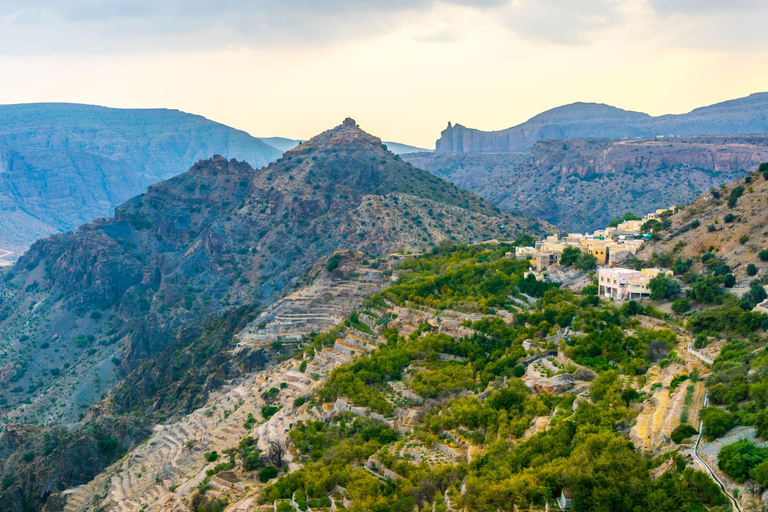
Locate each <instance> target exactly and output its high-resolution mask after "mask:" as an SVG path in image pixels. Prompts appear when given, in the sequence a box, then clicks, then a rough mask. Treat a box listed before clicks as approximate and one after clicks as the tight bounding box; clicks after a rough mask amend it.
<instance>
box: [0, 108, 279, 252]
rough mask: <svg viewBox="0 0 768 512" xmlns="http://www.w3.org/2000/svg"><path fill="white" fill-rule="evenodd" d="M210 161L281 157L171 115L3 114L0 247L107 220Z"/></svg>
mask: <svg viewBox="0 0 768 512" xmlns="http://www.w3.org/2000/svg"><path fill="white" fill-rule="evenodd" d="M214 154H223V155H225V156H228V157H233V158H238V159H240V160H248V161H250V163H251V164H252V165H253V166H255V167H261V166H263V165H266V164H267V163H269V162H270V161H272V160H275V159H277V158H278V157H279V156H280V154H281V152H280V151H278V150H277V149H275V148H272V147H271V146H269V145H267V144H265V143H263V142H262V141H261V140H259V139H256V138H255V137H251V136H250V135H248V134H247V133H246V132H244V131H241V130H236V129H234V128H230V127H228V126H225V125H223V124H221V123H217V122H215V121H210V120H208V119H206V118H204V117H202V116H199V115H195V114H188V113H185V112H182V111H179V110H173V109H113V108H108V107H101V106H96V105H83V104H76V103H32V104H15V105H3V106H0V212H1V213H2V215H0V248H2V249H6V250H11V251H14V252H21V251H23V250H24V249H26V248H27V247H28V246H29V245H30V244H31V243H32V242H34V241H35V240H37V239H38V238H40V237H42V236H47V235H50V234H52V233H55V232H61V231H67V230H70V229H74V228H76V227H77V226H78V225H80V224H82V223H84V222H88V221H91V220H93V219H95V218H98V217H107V216H109V215H111V214H112V212H113V209H114V207H115V206H117V205H118V204H120V203H122V202H123V201H125V200H127V199H129V198H130V197H132V196H134V195H136V194H139V193H142V192H144V191H145V190H146V187H147V186H149V185H151V184H153V183H156V182H158V181H160V180H162V179H166V178H169V177H171V176H174V175H176V174H179V173H181V172H183V171H185V170H186V169H188V168H189V166H190V165H192V164H193V163H194V162H195V161H197V160H200V159H203V158H209V157H211V156H212V155H214Z"/></svg>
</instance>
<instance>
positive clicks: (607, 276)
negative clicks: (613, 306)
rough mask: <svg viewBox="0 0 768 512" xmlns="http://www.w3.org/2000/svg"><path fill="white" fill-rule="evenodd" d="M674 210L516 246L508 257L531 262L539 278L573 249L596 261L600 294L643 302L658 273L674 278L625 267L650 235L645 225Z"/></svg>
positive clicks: (611, 297)
mask: <svg viewBox="0 0 768 512" xmlns="http://www.w3.org/2000/svg"><path fill="white" fill-rule="evenodd" d="M674 210H675V209H674V207H670V208H660V209H657V210H656V211H655V212H652V213H648V214H646V215H645V216H644V217H643V218H642V219H632V220H624V221H622V222H619V223H618V224H617V225H616V226H609V227H606V228H604V229H599V230H596V231H594V232H593V233H591V234H581V233H568V234H567V235H566V236H562V237H561V236H558V235H550V236H548V237H546V238H545V239H544V240H541V241H538V242H536V243H535V245H534V246H532V247H531V246H527V247H516V248H515V252H514V254H512V253H509V254H508V257H514V258H515V259H518V260H530V262H531V271H532V272H533V273H534V275H535V276H536V277H537V279H540V278H542V277H546V273H547V271H548V270H551V269H553V268H556V267H559V266H560V258H561V256H562V255H563V252H564V251H565V250H566V249H567V248H569V247H573V248H576V249H578V250H579V251H581V252H583V253H586V254H589V255H591V256H593V257H594V258H595V264H596V265H597V266H598V269H597V276H596V277H597V280H598V293H599V295H600V296H601V297H605V298H609V299H613V300H614V301H618V302H621V301H625V300H642V299H644V298H647V297H648V296H649V295H650V290H649V289H648V283H649V282H650V281H651V279H653V278H654V277H656V276H657V275H659V274H665V275H670V276H671V275H672V271H671V270H667V269H660V268H644V269H641V270H635V269H632V268H625V267H623V266H622V265H626V264H627V262H628V261H629V260H630V258H632V257H634V256H635V255H636V254H637V252H638V251H639V250H640V248H641V247H642V246H643V244H644V243H645V242H646V240H648V239H649V238H651V236H652V234H651V233H643V231H644V229H643V227H644V226H646V227H647V226H649V225H652V224H656V223H660V222H661V221H662V220H663V219H664V218H666V217H668V216H669V215H672V213H673V212H674Z"/></svg>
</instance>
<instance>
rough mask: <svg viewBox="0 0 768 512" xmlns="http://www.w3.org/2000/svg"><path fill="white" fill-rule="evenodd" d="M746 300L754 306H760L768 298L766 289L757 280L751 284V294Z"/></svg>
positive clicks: (747, 295) (748, 294)
mask: <svg viewBox="0 0 768 512" xmlns="http://www.w3.org/2000/svg"><path fill="white" fill-rule="evenodd" d="M745 298H746V299H747V300H749V302H750V303H752V304H753V306H754V305H757V304H760V303H761V302H763V301H764V300H765V299H766V298H768V294H767V293H766V292H765V288H764V287H763V285H762V284H760V281H758V280H757V279H755V280H753V281H752V282H751V283H749V292H748V293H747V294H746V295H745Z"/></svg>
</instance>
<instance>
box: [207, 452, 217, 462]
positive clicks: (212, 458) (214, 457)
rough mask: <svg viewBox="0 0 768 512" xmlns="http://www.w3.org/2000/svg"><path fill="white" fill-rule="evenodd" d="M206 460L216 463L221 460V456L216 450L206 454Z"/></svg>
mask: <svg viewBox="0 0 768 512" xmlns="http://www.w3.org/2000/svg"><path fill="white" fill-rule="evenodd" d="M205 460H207V461H208V462H215V461H217V460H219V454H218V453H217V452H216V450H214V451H212V452H210V453H206V454H205Z"/></svg>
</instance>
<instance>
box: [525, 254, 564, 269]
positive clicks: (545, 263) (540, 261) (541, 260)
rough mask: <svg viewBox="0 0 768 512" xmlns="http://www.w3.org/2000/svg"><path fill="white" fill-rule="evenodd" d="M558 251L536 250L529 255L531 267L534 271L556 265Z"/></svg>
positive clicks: (558, 259)
mask: <svg viewBox="0 0 768 512" xmlns="http://www.w3.org/2000/svg"><path fill="white" fill-rule="evenodd" d="M559 261H560V253H559V252H557V251H536V252H535V253H534V254H533V256H532V257H531V268H532V269H533V270H535V271H536V272H541V271H542V270H544V269H546V268H549V267H552V266H554V265H557V264H558V262H559Z"/></svg>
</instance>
